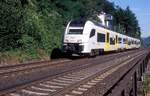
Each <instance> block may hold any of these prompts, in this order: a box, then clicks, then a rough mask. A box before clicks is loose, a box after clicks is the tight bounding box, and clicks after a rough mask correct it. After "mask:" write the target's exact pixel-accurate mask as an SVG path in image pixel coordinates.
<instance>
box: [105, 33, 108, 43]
mask: <svg viewBox="0 0 150 96" xmlns="http://www.w3.org/2000/svg"><path fill="white" fill-rule="evenodd" d="M106 39H107V43H109V33H107V38H106Z"/></svg>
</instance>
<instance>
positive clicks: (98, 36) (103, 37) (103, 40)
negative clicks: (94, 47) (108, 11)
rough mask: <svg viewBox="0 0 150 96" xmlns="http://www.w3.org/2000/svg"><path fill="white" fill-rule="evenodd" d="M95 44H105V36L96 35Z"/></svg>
mask: <svg viewBox="0 0 150 96" xmlns="http://www.w3.org/2000/svg"><path fill="white" fill-rule="evenodd" d="M97 42H105V34H102V33H97Z"/></svg>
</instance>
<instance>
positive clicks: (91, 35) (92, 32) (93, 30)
mask: <svg viewBox="0 0 150 96" xmlns="http://www.w3.org/2000/svg"><path fill="white" fill-rule="evenodd" d="M94 35H95V29H92V30H91V33H90V38H91V37H93V36H94Z"/></svg>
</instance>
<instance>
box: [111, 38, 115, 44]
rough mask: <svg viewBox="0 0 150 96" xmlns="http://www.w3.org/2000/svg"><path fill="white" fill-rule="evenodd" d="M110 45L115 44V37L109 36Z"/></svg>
mask: <svg viewBox="0 0 150 96" xmlns="http://www.w3.org/2000/svg"><path fill="white" fill-rule="evenodd" d="M110 45H115V38H112V37H110Z"/></svg>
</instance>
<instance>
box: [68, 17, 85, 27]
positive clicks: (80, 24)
mask: <svg viewBox="0 0 150 96" xmlns="http://www.w3.org/2000/svg"><path fill="white" fill-rule="evenodd" d="M86 21H87V20H85V19H77V20H73V21H71V23H70V27H84V25H85V23H86Z"/></svg>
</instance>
